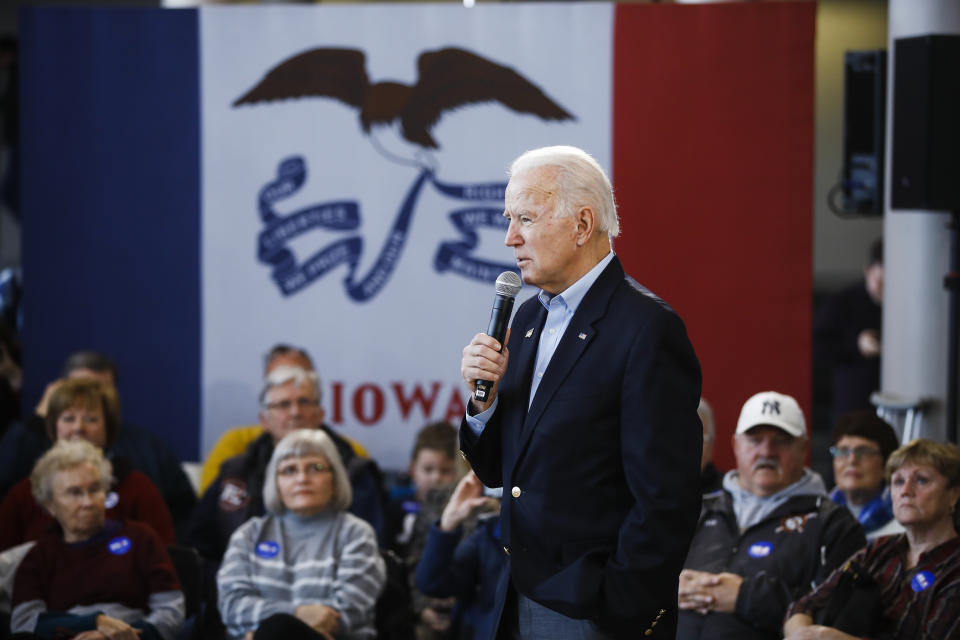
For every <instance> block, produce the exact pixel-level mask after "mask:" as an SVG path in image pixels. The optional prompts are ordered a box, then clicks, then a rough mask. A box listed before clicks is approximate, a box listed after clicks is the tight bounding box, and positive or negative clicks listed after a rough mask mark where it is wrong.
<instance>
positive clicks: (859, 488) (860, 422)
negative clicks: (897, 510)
mask: <svg viewBox="0 0 960 640" xmlns="http://www.w3.org/2000/svg"><path fill="white" fill-rule="evenodd" d="M898 445H899V442H898V441H897V434H896V433H894V431H893V427H891V426H890V425H889V424H887V423H886V422H885V421H884V420H883V419H881V418H880V417H879V416H877V414H876V413H874V412H873V411H854V412H852V413H846V414H844V415H842V416H840V419H839V420H837V424H836V426H835V427H834V429H833V446H832V447H830V455H832V456H833V476H834V478H836V481H837V487H836V488H835V489H834V490H833V491H832V492H831V493H830V499H831V500H833V501H834V502H836V503H837V504H839V505H840V506H845V507H847V508H848V509H850V513H852V514H853V517H854V518H856V519H857V521H859V522H860V524H861V525H863V530H864V531H865V532H866V534H867V540H872V539H873V538H879V537H880V536H888V535H891V534H894V533H901V532H902V531H903V527H901V526H900V524H899V523H898V522H897V521H896V520H895V519H894V517H893V504H892V503H891V501H890V489H889V488H888V487H887V483H886V480H885V478H884V471H883V468H884V465H885V464H886V462H887V458H889V457H890V454H891V453H893V450H894V449H896V448H897V446H898Z"/></svg>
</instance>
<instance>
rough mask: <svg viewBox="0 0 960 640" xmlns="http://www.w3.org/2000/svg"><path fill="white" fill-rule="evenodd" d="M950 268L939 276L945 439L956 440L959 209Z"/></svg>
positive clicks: (959, 328) (952, 222) (959, 338)
mask: <svg viewBox="0 0 960 640" xmlns="http://www.w3.org/2000/svg"><path fill="white" fill-rule="evenodd" d="M948 226H949V228H950V270H949V271H948V272H947V275H946V276H945V277H944V278H943V286H944V287H945V288H946V289H947V295H949V297H950V299H949V305H950V306H949V309H950V315H949V320H948V322H947V328H948V336H947V349H948V350H947V441H948V442H954V443H956V442H957V373H958V360H960V358H958V349H960V335H958V334H960V324H958V323H960V211H953V212H951V217H950V224H949V225H948Z"/></svg>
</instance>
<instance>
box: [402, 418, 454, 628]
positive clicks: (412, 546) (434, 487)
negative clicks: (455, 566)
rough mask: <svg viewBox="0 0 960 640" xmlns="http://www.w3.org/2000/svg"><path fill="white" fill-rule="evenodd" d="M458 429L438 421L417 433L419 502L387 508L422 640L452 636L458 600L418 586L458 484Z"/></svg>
mask: <svg viewBox="0 0 960 640" xmlns="http://www.w3.org/2000/svg"><path fill="white" fill-rule="evenodd" d="M457 437H458V436H457V430H456V428H454V427H453V426H452V425H451V424H450V423H448V422H433V423H430V424H428V425H426V426H425V427H423V428H422V429H420V431H418V432H417V438H416V440H415V441H414V445H413V453H412V454H411V456H410V479H411V481H412V483H413V494H414V495H413V499H407V500H403V499H399V500H392V501H391V502H390V504H389V505H388V507H387V514H388V518H387V519H388V522H389V527H388V535H387V543H388V545H389V546H390V547H391V548H392V549H394V550H396V552H397V553H398V554H399V555H400V557H401V558H403V559H404V561H405V562H406V565H407V568H408V569H409V571H410V576H409V578H410V584H411V586H413V589H412V598H413V609H414V613H415V614H416V617H417V620H418V623H417V627H418V630H417V635H418V638H421V640H423V639H425V638H431V637H434V636H436V635H439V634H443V633H445V632H446V630H447V628H448V627H449V625H450V610H451V607H452V606H453V601H452V600H449V599H447V600H438V599H436V598H429V597H426V596H424V595H423V594H422V593H420V591H419V590H418V589H417V588H416V585H415V584H414V571H415V570H416V567H417V563H418V562H419V560H420V553H421V552H422V551H423V545H424V544H425V543H426V540H427V531H428V530H429V529H430V526H431V525H432V524H433V523H434V522H435V521H436V520H437V518H438V517H439V515H440V513H441V511H442V510H443V507H444V505H445V504H446V503H447V500H448V499H449V497H450V493H451V491H452V490H453V487H454V483H455V482H456V481H457V460H456V452H457V449H458V440H457Z"/></svg>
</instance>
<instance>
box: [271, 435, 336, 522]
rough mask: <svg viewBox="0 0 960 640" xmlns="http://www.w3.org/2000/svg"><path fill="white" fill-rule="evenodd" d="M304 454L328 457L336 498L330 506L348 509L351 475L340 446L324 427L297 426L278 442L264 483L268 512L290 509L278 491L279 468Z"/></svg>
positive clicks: (331, 501)
mask: <svg viewBox="0 0 960 640" xmlns="http://www.w3.org/2000/svg"><path fill="white" fill-rule="evenodd" d="M303 456H323V457H324V458H326V459H327V462H329V463H330V466H331V467H332V469H333V498H332V499H331V500H330V506H331V507H332V508H333V509H334V510H336V511H346V510H347V508H349V507H350V503H351V502H353V489H351V488H350V478H348V477H347V470H346V469H345V468H344V466H343V460H341V459H340V454H339V453H338V452H337V445H335V444H334V443H333V440H331V439H330V436H328V435H327V434H326V433H324V432H323V430H322V429H297V430H296V431H294V432H292V433H290V434H288V435H286V436H284V438H283V440H281V441H280V442H278V443H277V446H276V448H274V450H273V455H272V456H270V462H269V464H267V471H266V477H265V478H264V482H263V504H264V506H265V507H266V509H267V511H268V512H269V513H276V514H280V513H283V512H284V511H285V510H286V507H285V506H284V505H283V501H282V500H281V499H280V493H279V492H278V491H277V467H279V466H280V463H281V462H283V461H284V460H286V459H288V458H302V457H303Z"/></svg>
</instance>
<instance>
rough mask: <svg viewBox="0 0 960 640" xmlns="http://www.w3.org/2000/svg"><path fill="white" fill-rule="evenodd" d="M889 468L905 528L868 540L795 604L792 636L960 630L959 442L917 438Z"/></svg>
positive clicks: (953, 633) (844, 637)
mask: <svg viewBox="0 0 960 640" xmlns="http://www.w3.org/2000/svg"><path fill="white" fill-rule="evenodd" d="M886 471H887V477H888V479H889V484H890V492H891V494H892V500H893V513H894V517H895V518H896V519H897V522H899V523H900V524H901V525H902V526H903V528H904V530H905V531H904V533H901V534H898V535H893V536H887V537H883V538H877V539H876V540H873V541H871V542H870V543H869V544H867V546H866V547H865V548H864V549H862V550H860V551H858V552H857V553H855V554H854V555H853V556H852V557H851V558H850V560H848V561H847V563H846V564H845V565H844V566H843V567H841V568H839V569H837V570H836V571H834V572H833V574H831V575H830V577H829V578H827V580H826V581H824V582H823V583H822V584H821V585H820V586H818V587H817V588H816V589H814V590H813V591H812V592H811V593H809V594H807V595H806V596H804V597H803V598H801V599H800V600H798V601H797V602H795V603H794V604H792V605H791V606H790V608H789V610H788V611H787V621H786V624H785V625H784V635H785V636H786V638H787V640H806V639H811V638H819V639H822V640H849V639H850V638H858V637H883V638H884V639H885V640H886V639H887V638H890V639H892V640H924V639H928V640H943V639H945V638H957V637H960V617H958V616H957V611H958V610H960V536H958V534H957V526H956V521H955V515H956V514H955V511H956V508H957V502H958V500H960V447H957V445H955V444H950V443H941V442H934V441H932V440H926V439H918V440H914V441H913V442H910V443H909V444H906V445H904V446H902V447H900V448H899V449H897V450H896V451H894V452H893V453H892V454H890V457H889V458H888V459H887V468H886ZM815 622H820V623H822V624H814V623H815ZM881 633H882V634H883V635H882V636H880V634H881Z"/></svg>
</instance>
